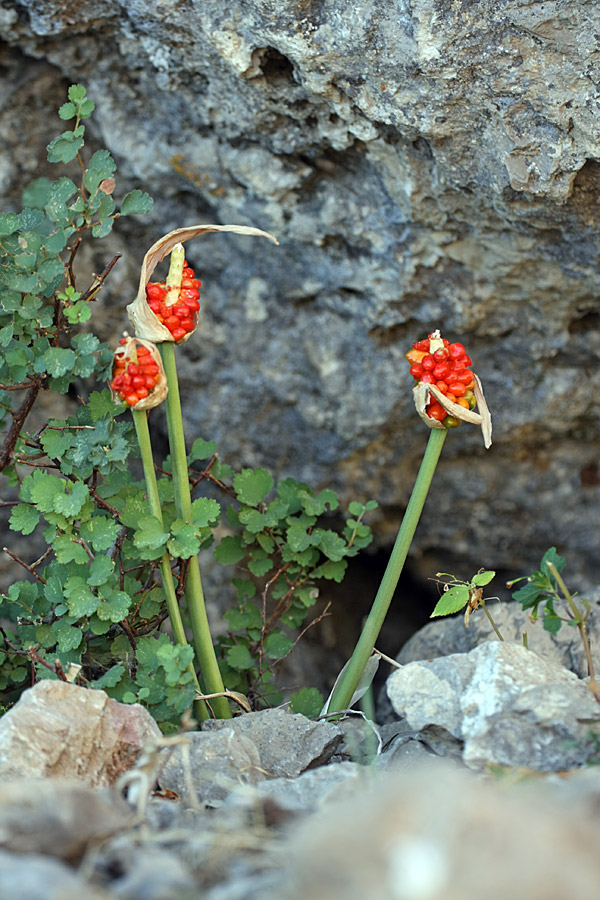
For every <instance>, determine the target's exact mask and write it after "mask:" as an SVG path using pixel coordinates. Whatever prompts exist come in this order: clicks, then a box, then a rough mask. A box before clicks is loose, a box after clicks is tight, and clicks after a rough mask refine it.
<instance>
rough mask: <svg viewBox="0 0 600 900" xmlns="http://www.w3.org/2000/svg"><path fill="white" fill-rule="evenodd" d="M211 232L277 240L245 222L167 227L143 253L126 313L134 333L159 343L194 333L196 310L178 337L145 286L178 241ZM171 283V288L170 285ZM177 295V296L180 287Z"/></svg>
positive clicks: (176, 341)
mask: <svg viewBox="0 0 600 900" xmlns="http://www.w3.org/2000/svg"><path fill="white" fill-rule="evenodd" d="M212 232H229V233H232V234H239V235H247V236H251V237H252V236H254V237H266V238H268V239H269V240H271V241H273V242H274V243H275V244H278V243H279V242H278V241H277V238H275V237H273V235H272V234H269V233H268V232H267V231H261V229H260V228H252V227H250V226H247V225H192V226H190V227H189V228H177V229H176V230H175V231H170V232H169V233H168V234H166V235H164V237H162V238H161V239H160V240H158V241H157V242H156V243H155V244H153V245H152V247H150V249H149V250H148V252H147V253H146V255H145V257H144V261H143V263H142V270H141V273H140V284H139V288H138V293H137V297H136V298H135V300H134V301H133V303H130V304H129V306H128V307H127V314H128V316H129V319H130V321H131V324H132V325H133V327H134V329H135V334H136V337H139V338H143V339H144V340H148V341H153V342H154V343H162V342H164V341H170V342H174V343H184V342H185V341H187V340H188V339H189V338H190V336H191V335H192V334H193V331H194V328H195V325H196V323H197V314H196V315H194V316H192V318H194V319H195V323H194V328H192V329H191V330H188V331H185V333H184V334H183V335H181V334H180V333H179V332H177V335H178V336H177V338H176V337H174V331H175V325H173V331H171V330H169V328H168V326H167V325H166V324H165V322H164V321H163V322H161V321H159V318H158V317H157V315H156V314H155V313H154V312H153V311H152V309H151V308H150V305H149V303H148V298H147V296H146V286H147V285H148V282H149V281H150V277H151V275H152V273H153V272H154V270H155V268H156V266H157V265H158V264H159V262H161V260H163V259H164V258H165V257H166V256H168V254H169V253H170V252H171V251H172V250H173V249H174V248H175V247H176V246H177V244H183V243H185V241H189V240H191V238H194V237H198V236H200V235H202V234H210V233H212ZM183 277H185V276H183V273H182V278H183ZM171 287H172V288H173V286H171ZM175 287H176V288H177V287H178V288H179V290H181V287H182V286H181V284H179V285H177V286H175ZM176 297H177V300H178V299H179V291H178V293H177V295H176ZM196 312H197V311H196Z"/></svg>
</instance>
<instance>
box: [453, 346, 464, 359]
mask: <svg viewBox="0 0 600 900" xmlns="http://www.w3.org/2000/svg"><path fill="white" fill-rule="evenodd" d="M448 353H449V354H450V358H451V359H461V357H463V356H466V355H467V351H466V350H465V348H464V347H463V345H462V344H450V346H449V347H448Z"/></svg>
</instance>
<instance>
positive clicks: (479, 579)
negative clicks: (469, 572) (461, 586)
mask: <svg viewBox="0 0 600 900" xmlns="http://www.w3.org/2000/svg"><path fill="white" fill-rule="evenodd" d="M495 574H496V573H495V572H492V571H487V572H478V573H477V575H474V576H473V578H472V579H471V584H474V585H475V587H484V585H486V584H489V583H490V581H491V580H492V578H493V577H494V575H495Z"/></svg>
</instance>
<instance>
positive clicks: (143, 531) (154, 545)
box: [133, 516, 169, 559]
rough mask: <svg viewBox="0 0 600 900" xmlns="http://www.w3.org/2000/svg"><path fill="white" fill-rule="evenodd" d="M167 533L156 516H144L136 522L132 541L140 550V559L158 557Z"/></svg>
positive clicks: (166, 539)
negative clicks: (136, 527)
mask: <svg viewBox="0 0 600 900" xmlns="http://www.w3.org/2000/svg"><path fill="white" fill-rule="evenodd" d="M168 540H169V534H168V532H166V531H165V530H164V527H163V524H162V522H160V521H159V520H158V519H157V518H156V516H146V517H145V518H143V519H141V520H140V521H139V523H138V530H137V531H136V532H135V535H134V537H133V543H134V544H135V546H136V547H137V548H138V550H139V551H140V556H141V557H142V559H158V557H159V556H161V555H162V554H163V552H164V549H165V545H166V543H167V541H168Z"/></svg>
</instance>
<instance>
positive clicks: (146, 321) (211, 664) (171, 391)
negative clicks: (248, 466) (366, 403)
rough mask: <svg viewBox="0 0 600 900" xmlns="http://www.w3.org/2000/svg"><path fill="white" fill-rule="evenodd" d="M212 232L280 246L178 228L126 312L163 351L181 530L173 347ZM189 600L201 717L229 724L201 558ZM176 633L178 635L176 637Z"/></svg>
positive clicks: (186, 333) (186, 509)
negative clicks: (196, 247) (193, 254)
mask: <svg viewBox="0 0 600 900" xmlns="http://www.w3.org/2000/svg"><path fill="white" fill-rule="evenodd" d="M211 232H230V233H233V234H239V235H247V236H255V237H266V238H269V240H271V241H273V242H274V243H275V244H277V243H278V241H277V239H276V238H275V237H273V235H271V234H268V233H267V232H266V231H261V230H260V229H258V228H251V227H247V226H244V225H195V226H191V227H189V228H178V229H176V230H175V231H171V232H169V234H166V235H165V236H164V237H162V238H160V240H158V241H157V242H156V243H155V244H153V245H152V247H151V248H150V249H149V250H148V252H147V253H146V255H145V256H144V260H143V263H142V270H141V273H140V283H139V288H138V293H137V296H136V298H135V300H134V301H133V303H130V304H129V306H128V307H127V312H128V314H129V318H130V321H131V323H132V325H133V327H134V328H135V333H136V337H137V339H138V340H139V341H140V342H142V343H143V344H147V345H148V346H150V345H151V344H158V345H159V349H160V359H161V361H162V365H163V367H164V374H165V379H166V388H167V391H166V398H165V400H166V402H165V411H166V417H167V432H168V436H169V449H170V451H171V463H172V470H173V491H174V497H175V510H176V513H177V523H178V525H180V526H182V527H185V526H188V527H193V515H192V499H191V493H190V479H189V472H188V463H187V451H186V444H185V434H184V430H183V415H182V410H181V399H180V395H179V382H178V378H177V366H176V361H175V346H176V345H179V344H183V343H184V342H185V341H187V340H189V338H190V337H191V336H192V334H193V333H194V331H195V330H196V326H197V324H198V316H199V313H200V302H199V300H200V281H199V280H198V279H196V277H195V273H194V271H193V269H192V268H191V267H190V266H189V265H188V264H187V261H186V259H185V251H184V248H183V243H184V242H185V241H188V240H191V239H192V238H195V237H199V236H200V235H203V234H209V233H211ZM169 253H170V254H171V260H170V265H169V272H168V275H167V277H166V279H165V281H164V282H162V283H160V282H155V283H150V277H151V275H152V273H153V272H154V270H155V268H156V266H157V265H158V263H159V262H161V260H163V259H164V258H165V257H166V256H167V255H168V254H169ZM113 384H114V379H113ZM125 402H126V403H128V405H129V400H128V399H125ZM131 405H132V407H133V414H134V421H135V422H136V430H137V434H138V440H139V441H140V447H142V445H145V446H146V451H147V452H151V451H149V449H148V448H149V446H150V445H149V437H148V435H147V428H148V426H147V423H146V422H145V421H144V422H142V421H141V419H140V416H139V415H138V414H137V413H136V409H138V408H139V404H137V405H135V404H131ZM152 470H153V467H152ZM144 471H145V473H146V484H147V485H149V489H148V490H149V494H150V492H151V490H153V488H152V486H151V481H152V474H153V472H150V467H149V466H148V470H147V467H146V464H145V465H144ZM154 515H156V516H157V518H160V516H159V515H158V514H157V513H154ZM169 577H170V576H168V574H167V572H166V568H165V579H164V580H167V579H168V578H169ZM185 599H186V603H187V609H188V613H189V617H190V623H191V627H192V635H193V644H194V652H195V657H196V662H197V664H198V666H199V667H200V671H201V687H202V689H203V693H201V694H200V696H199V700H198V704H197V714H198V716H199V717H200V718H206V717H207V716H208V713H207V711H206V705H205V703H206V701H207V700H208V699H209V698H210V701H211V705H210V709H211V711H212V712H213V713H214V714H215V715H216V716H217V717H218V718H229V717H230V716H231V710H230V707H229V703H228V701H227V696H228V695H227V692H226V691H225V688H224V686H223V679H222V677H221V672H220V670H219V665H218V662H217V658H216V655H215V649H214V644H213V640H212V636H211V633H210V627H209V623H208V617H207V614H206V603H205V599H204V591H203V588H202V580H201V577H200V565H199V563H198V556H197V555H193V556H192V557H190V559H189V561H188V564H187V573H186V580H185ZM177 614H178V608H177V609H174V610H173V614H172V615H171V620H172V621H174V619H175V618H176V617H177ZM174 631H175V628H174ZM182 632H183V627H181V628H180V632H179V633H180V634H181V633H182ZM175 633H176V634H177V632H175ZM183 636H184V635H183ZM178 639H179V638H178Z"/></svg>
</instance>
